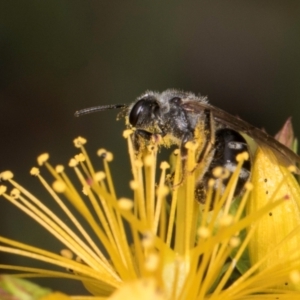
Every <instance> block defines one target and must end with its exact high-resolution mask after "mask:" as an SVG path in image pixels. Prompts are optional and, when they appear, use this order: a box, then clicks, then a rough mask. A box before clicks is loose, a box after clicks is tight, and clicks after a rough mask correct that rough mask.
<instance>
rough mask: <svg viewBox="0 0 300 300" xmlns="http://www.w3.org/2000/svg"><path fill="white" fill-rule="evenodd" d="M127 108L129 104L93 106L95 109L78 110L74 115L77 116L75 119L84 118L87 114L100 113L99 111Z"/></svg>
mask: <svg viewBox="0 0 300 300" xmlns="http://www.w3.org/2000/svg"><path fill="white" fill-rule="evenodd" d="M127 106H128V105H127V104H111V105H100V106H93V107H89V108H84V109H81V110H77V111H76V112H75V114H74V115H75V117H80V116H83V115H86V114H91V113H94V112H98V111H104V110H108V109H116V108H123V107H127Z"/></svg>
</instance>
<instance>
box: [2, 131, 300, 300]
mask: <svg viewBox="0 0 300 300" xmlns="http://www.w3.org/2000/svg"><path fill="white" fill-rule="evenodd" d="M130 134H131V132H130V131H126V132H125V133H124V136H125V137H126V138H127V140H128V149H129V156H130V161H131V168H132V174H133V179H132V180H131V181H130V182H129V184H130V188H131V189H132V191H133V196H132V199H127V198H119V197H117V193H116V191H115V187H114V185H113V179H112V175H111V172H110V168H109V164H110V162H111V161H112V159H113V155H112V154H111V153H110V152H108V151H106V150H103V149H100V150H99V151H98V152H97V154H98V156H100V157H101V158H102V159H103V163H104V171H98V170H97V171H96V170H95V169H94V165H93V164H92V163H91V160H90V158H89V156H88V154H87V152H86V150H85V148H84V144H85V143H86V141H85V139H83V138H78V139H76V140H75V141H74V142H75V146H76V147H77V148H78V149H79V150H80V153H79V154H77V155H76V156H75V157H74V158H72V159H71V160H70V162H69V167H71V168H72V169H73V171H74V173H75V174H76V176H77V178H78V180H79V182H80V186H79V187H78V186H76V185H75V184H74V183H73V182H72V181H71V180H70V177H69V176H68V175H67V173H66V172H65V170H64V167H63V166H62V165H59V166H56V167H52V165H51V164H50V163H49V162H48V159H49V156H48V155H47V154H44V155H41V156H40V157H39V158H38V164H39V165H40V166H44V167H46V169H48V171H49V172H50V173H51V174H52V176H53V178H54V180H53V182H52V183H51V184H49V183H48V182H47V181H46V180H45V179H44V177H43V176H42V175H41V173H40V170H39V169H38V168H33V169H32V170H31V174H32V175H35V176H36V177H37V179H38V180H39V181H40V182H41V184H42V185H43V186H44V187H45V189H46V190H47V192H48V193H49V194H50V195H51V197H52V198H53V200H54V201H55V202H56V203H57V204H58V205H59V206H60V208H61V209H62V211H63V212H64V213H65V215H66V218H68V222H64V220H65V219H60V218H58V217H57V216H56V215H55V214H54V213H53V212H52V211H51V210H49V209H48V208H47V207H46V206H45V205H44V204H43V202H42V201H40V200H39V199H37V198H36V197H35V196H34V195H33V194H31V193H30V192H29V191H27V190H26V189H25V188H24V187H22V186H21V185H19V184H18V183H17V182H16V181H15V180H14V179H13V174H12V173H11V172H9V171H6V172H2V173H1V179H2V180H3V181H6V182H7V183H8V184H10V185H12V187H13V188H12V189H11V191H10V192H8V189H7V184H5V185H2V186H1V187H0V194H1V195H2V196H3V197H4V198H5V199H7V200H8V201H10V202H12V203H13V204H14V205H15V206H16V207H18V208H19V209H21V210H22V211H23V212H24V213H26V214H28V215H29V216H30V217H31V218H33V219H34V220H36V221H37V222H38V223H39V224H40V225H41V226H43V227H44V228H45V229H46V230H47V231H49V232H50V233H51V234H53V235H54V236H55V237H56V238H57V239H58V240H60V241H61V242H62V243H63V244H64V246H65V248H64V249H62V251H61V253H60V254H56V253H52V252H49V251H47V250H45V249H41V248H37V247H33V246H30V245H27V244H23V243H20V242H18V241H14V240H12V239H8V238H5V237H0V243H1V244H0V251H1V252H7V253H11V254H17V255H21V256H25V257H30V258H32V259H36V260H39V261H43V262H47V263H50V264H53V265H55V266H58V267H60V268H61V271H52V270H46V269H42V268H32V267H30V266H28V267H24V266H13V265H1V266H0V267H1V269H2V270H10V271H15V272H16V274H17V276H19V277H29V276H31V277H34V276H35V277H46V276H49V277H59V278H62V279H64V278H69V279H74V280H79V281H81V282H82V283H83V284H84V285H85V287H86V289H87V290H88V291H89V292H90V293H91V294H92V296H91V297H87V296H82V297H81V296H77V297H76V299H82V300H83V299H113V300H116V299H159V300H163V299H165V300H166V299H178V300H180V299H210V300H213V299H222V300H225V299H256V298H257V299H276V297H278V299H298V298H299V296H300V292H299V291H298V288H299V281H300V274H299V270H300V261H299V260H298V259H294V260H291V263H290V264H288V265H285V264H281V263H280V261H278V262H276V261H274V263H273V264H272V265H269V264H267V265H264V262H265V261H266V260H267V258H266V257H268V255H269V254H268V253H266V252H265V255H264V257H262V258H258V259H257V261H255V262H254V263H253V264H252V265H251V264H250V262H249V255H248V248H249V245H250V246H251V247H252V248H251V247H250V249H254V250H255V247H257V245H256V246H255V245H254V246H253V243H252V244H251V242H252V241H253V239H254V236H255V228H256V227H257V225H256V224H259V222H260V221H261V220H263V218H264V217H265V216H267V215H268V214H269V212H270V211H275V210H279V209H280V208H281V207H283V205H285V203H286V199H284V197H281V198H280V196H281V195H278V197H277V198H276V197H275V198H274V199H273V198H272V199H273V200H272V201H266V203H263V205H261V206H260V207H256V208H255V210H251V211H248V212H247V213H245V207H246V204H247V202H249V201H251V199H252V197H253V193H252V192H251V191H252V189H253V185H252V184H251V183H247V184H246V186H245V192H244V194H243V196H242V197H241V199H239V200H236V201H233V195H234V190H235V187H236V183H237V179H238V176H239V171H240V168H241V166H242V164H243V162H244V160H245V159H247V158H248V157H247V155H246V154H241V155H239V157H238V160H239V164H238V167H237V169H236V171H235V172H234V174H233V175H232V176H231V178H230V180H229V183H228V184H227V187H226V189H225V191H224V192H223V193H221V192H220V190H217V191H216V192H214V191H213V186H214V185H215V182H214V181H213V179H211V181H210V182H209V189H208V193H207V199H206V202H205V204H199V203H198V202H196V201H194V190H195V189H194V187H195V181H196V179H197V171H192V170H195V165H196V163H195V151H196V149H197V145H196V144H194V143H188V144H187V148H188V158H187V168H186V169H187V170H186V172H185V173H186V174H181V173H182V172H181V160H180V155H179V154H178V151H177V152H176V151H175V153H174V156H173V158H174V161H175V163H174V169H175V173H174V175H173V176H172V180H171V179H168V169H169V164H168V163H166V162H162V163H160V165H159V168H157V166H156V165H157V164H158V163H157V147H156V146H155V145H153V146H152V147H148V148H147V149H146V150H145V151H144V152H143V153H142V155H140V156H139V157H136V156H135V155H134V153H133V148H132V144H131V139H130V138H128V137H129V136H130ZM158 169H159V170H158ZM158 173H159V174H158ZM215 175H216V176H217V177H218V178H219V181H222V179H224V178H225V177H226V176H227V174H226V172H224V170H222V169H219V170H216V172H215ZM182 176H184V181H183V182H182V183H181V178H182ZM283 180H284V179H283ZM167 182H169V183H170V184H167ZM171 182H172V183H171ZM179 183H181V184H179ZM278 184H279V185H280V184H281V182H279V183H278ZM220 187H221V185H220ZM254 189H255V187H254ZM65 199H67V200H68V201H67V202H66V201H65ZM275 200H276V201H275ZM212 202H213V203H214V210H212V211H211V210H210V207H211V203H212ZM74 209H76V210H77V212H78V213H79V214H80V215H81V217H82V220H78V219H77V218H78V213H77V214H76V216H77V217H76V216H75V215H74V213H73V212H74ZM70 223H72V226H70V225H69V224H70ZM86 223H87V224H88V225H89V228H85V227H84V226H83V225H82V224H86ZM295 226H297V227H296V228H295V229H294V230H295V231H296V230H298V231H299V225H298V223H297V224H295ZM282 238H283V239H285V240H289V239H292V237H290V235H287V236H284V237H282ZM255 239H257V242H258V243H260V241H259V240H258V239H260V238H255ZM280 242H281V241H279V242H278V241H276V243H280ZM253 247H254V248H253ZM274 247H276V245H274ZM287 249H288V250H287V251H292V250H294V249H292V248H287ZM251 251H252V250H251ZM286 255H287V256H288V257H294V256H293V253H286ZM272 259H273V258H272ZM262 266H263V267H262ZM67 270H69V271H67ZM282 282H289V287H290V289H291V290H287V289H282V288H280V287H278V286H280V283H282Z"/></svg>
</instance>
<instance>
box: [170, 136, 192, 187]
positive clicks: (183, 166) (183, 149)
mask: <svg viewBox="0 0 300 300" xmlns="http://www.w3.org/2000/svg"><path fill="white" fill-rule="evenodd" d="M193 139H194V133H193V131H192V130H190V131H187V132H186V133H184V134H183V138H182V140H181V145H180V158H181V170H182V174H181V178H180V180H179V181H178V182H176V184H174V185H173V188H176V187H178V186H180V185H181V184H182V183H183V181H184V178H185V175H186V159H187V155H188V149H187V148H186V147H185V144H186V143H187V142H190V141H192V140H193Z"/></svg>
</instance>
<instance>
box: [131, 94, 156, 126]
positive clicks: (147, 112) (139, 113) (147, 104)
mask: <svg viewBox="0 0 300 300" xmlns="http://www.w3.org/2000/svg"><path fill="white" fill-rule="evenodd" d="M158 112H159V105H158V104H157V102H156V101H155V100H153V99H141V100H139V101H137V103H135V104H134V106H133V107H132V109H131V111H130V113H129V123H130V124H131V125H132V126H133V127H135V126H136V125H137V124H138V122H139V120H140V121H141V120H146V119H147V118H149V117H150V116H151V114H155V115H157V114H158Z"/></svg>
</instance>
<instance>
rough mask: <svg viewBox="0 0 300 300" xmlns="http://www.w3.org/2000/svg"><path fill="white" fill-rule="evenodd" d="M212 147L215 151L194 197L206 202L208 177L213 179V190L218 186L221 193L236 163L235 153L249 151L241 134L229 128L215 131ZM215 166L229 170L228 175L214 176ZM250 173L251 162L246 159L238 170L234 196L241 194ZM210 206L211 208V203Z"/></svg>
mask: <svg viewBox="0 0 300 300" xmlns="http://www.w3.org/2000/svg"><path fill="white" fill-rule="evenodd" d="M214 148H215V152H214V155H213V157H212V159H211V162H210V165H209V167H208V168H207V171H206V172H205V174H204V175H203V177H202V179H201V180H200V181H199V183H198V184H197V186H196V189H195V198H196V200H197V201H199V202H201V203H205V202H206V192H207V188H208V181H209V179H210V178H213V179H215V185H214V191H215V190H216V189H217V188H218V189H220V192H221V194H222V192H223V191H224V190H225V188H226V186H227V184H228V182H229V180H230V175H231V174H232V173H233V172H234V171H235V170H236V167H237V164H238V162H237V159H236V157H237V155H238V154H240V153H243V152H249V149H248V145H247V142H246V140H245V139H244V138H243V136H242V135H241V134H240V133H238V132H237V131H235V130H231V129H219V130H217V131H216V133H215V145H214ZM216 167H222V168H224V169H225V170H227V171H229V176H227V177H226V178H222V177H218V178H216V177H215V176H214V169H215V168H216ZM250 173H251V163H250V161H249V160H248V161H245V162H244V163H243V166H242V168H241V170H240V173H239V178H238V180H237V183H236V187H235V191H234V197H237V196H239V195H240V194H241V192H242V191H243V188H244V185H245V183H246V182H247V181H248V179H249V178H250ZM213 198H214V197H213ZM211 208H213V204H212V207H211Z"/></svg>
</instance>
